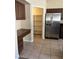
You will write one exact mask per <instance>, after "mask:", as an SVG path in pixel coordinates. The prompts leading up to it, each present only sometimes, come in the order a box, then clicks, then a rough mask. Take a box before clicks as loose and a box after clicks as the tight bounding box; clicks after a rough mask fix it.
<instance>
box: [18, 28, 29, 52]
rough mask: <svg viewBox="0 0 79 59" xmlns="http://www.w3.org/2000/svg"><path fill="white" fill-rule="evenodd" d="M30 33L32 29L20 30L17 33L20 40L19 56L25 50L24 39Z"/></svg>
mask: <svg viewBox="0 0 79 59" xmlns="http://www.w3.org/2000/svg"><path fill="white" fill-rule="evenodd" d="M29 33H30V29H19V30H18V31H17V39H18V52H19V54H20V53H21V52H22V50H23V37H24V36H26V35H27V34H29Z"/></svg>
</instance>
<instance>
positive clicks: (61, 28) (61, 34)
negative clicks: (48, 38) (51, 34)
mask: <svg viewBox="0 0 79 59" xmlns="http://www.w3.org/2000/svg"><path fill="white" fill-rule="evenodd" d="M59 36H60V38H62V39H63V24H60V35H59Z"/></svg>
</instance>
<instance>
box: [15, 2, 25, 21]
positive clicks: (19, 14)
mask: <svg viewBox="0 0 79 59" xmlns="http://www.w3.org/2000/svg"><path fill="white" fill-rule="evenodd" d="M15 9H16V20H25V5H24V4H22V3H20V2H18V1H16V2H15Z"/></svg>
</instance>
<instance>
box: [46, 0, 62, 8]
mask: <svg viewBox="0 0 79 59" xmlns="http://www.w3.org/2000/svg"><path fill="white" fill-rule="evenodd" d="M46 8H63V0H46Z"/></svg>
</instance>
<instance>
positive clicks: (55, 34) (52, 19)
mask: <svg viewBox="0 0 79 59" xmlns="http://www.w3.org/2000/svg"><path fill="white" fill-rule="evenodd" d="M60 20H61V13H47V14H46V24H45V37H47V38H59V31H60Z"/></svg>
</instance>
